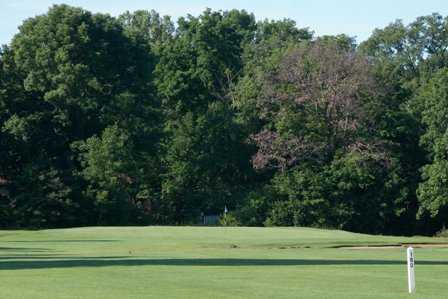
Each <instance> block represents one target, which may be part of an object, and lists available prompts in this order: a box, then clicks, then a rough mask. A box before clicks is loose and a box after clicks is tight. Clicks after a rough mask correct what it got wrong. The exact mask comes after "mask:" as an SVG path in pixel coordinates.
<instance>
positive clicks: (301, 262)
mask: <svg viewBox="0 0 448 299" xmlns="http://www.w3.org/2000/svg"><path fill="white" fill-rule="evenodd" d="M58 258H59V260H26V261H25V260H23V261H22V260H18V261H11V260H7V261H4V260H2V258H1V257H0V271H1V270H24V269H57V268H77V267H113V266H117V267H125V266H131V267H135V266H223V267H234V266H237V267H238V266H242V267H244V266H365V265H370V266H383V265H405V264H406V262H405V261H401V260H372V259H370V260H359V259H358V260H336V259H334V260H326V259H219V258H216V259H122V258H121V257H89V258H82V257H80V258H79V259H73V257H69V258H70V259H64V257H58ZM43 259H45V258H43ZM416 265H417V266H418V265H448V261H437V260H433V261H418V262H416Z"/></svg>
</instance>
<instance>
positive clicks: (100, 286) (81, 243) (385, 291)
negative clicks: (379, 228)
mask: <svg viewBox="0 0 448 299" xmlns="http://www.w3.org/2000/svg"><path fill="white" fill-rule="evenodd" d="M398 243H448V239H442V238H424V237H417V238H402V237H384V236H369V235H361V234H353V233H348V232H343V231H332V230H318V229H307V228H219V227H119V228H112V227H108V228H106V227H93V228H76V229H59V230H42V231H0V298H1V299H3V298H5V299H14V298H26V299H28V298H30V299H41V298H42V299H59V298H70V299H71V298H108V299H109V298H112V299H114V298H120V299H127V298H138V299H140V298H319V299H321V298H375V299H377V298H408V297H410V295H408V294H407V277H406V273H407V272H406V260H405V258H406V250H405V248H389V249H374V248H372V249H363V250H355V249H349V248H338V247H341V246H364V245H393V244H398ZM415 256H416V279H417V294H416V295H413V296H412V298H447V297H448V295H447V294H448V248H417V249H416V250H415Z"/></svg>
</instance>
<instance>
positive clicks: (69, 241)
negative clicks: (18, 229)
mask: <svg viewBox="0 0 448 299" xmlns="http://www.w3.org/2000/svg"><path fill="white" fill-rule="evenodd" d="M118 241H119V240H38V241H25V240H24V241H2V242H3V243H84V242H88V243H103V242H104V243H108V242H118Z"/></svg>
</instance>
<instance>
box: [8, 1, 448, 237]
mask: <svg viewBox="0 0 448 299" xmlns="http://www.w3.org/2000/svg"><path fill="white" fill-rule="evenodd" d="M0 157H1V159H0V226H1V227H8V228H47V227H69V226H86V225H147V224H173V225H182V224H197V223H199V221H200V220H199V219H200V217H201V215H212V214H222V213H223V210H224V207H227V208H228V211H229V213H227V214H226V217H225V218H223V219H222V224H223V225H244V226H263V225H265V226H310V227H324V228H337V229H344V230H350V231H355V232H366V233H381V234H433V233H435V232H437V231H439V230H441V229H442V228H444V226H445V225H446V224H448V18H445V17H443V16H441V15H439V14H433V15H429V16H424V17H420V18H418V19H416V20H415V21H414V22H412V23H411V24H403V23H402V22H401V21H395V22H393V23H391V24H390V25H389V26H387V27H385V28H383V29H376V30H375V31H374V32H373V34H372V35H371V37H370V38H369V39H368V40H366V41H364V42H362V43H361V44H357V43H356V41H355V39H354V38H352V37H349V36H346V35H338V36H319V37H318V36H315V35H314V34H313V32H312V30H310V29H308V28H297V26H296V24H295V22H294V21H292V20H289V19H284V20H277V21H272V20H263V21H257V20H256V18H255V16H254V15H253V14H250V13H247V12H246V11H244V10H231V11H212V10H205V11H204V12H203V13H202V14H201V15H199V16H197V17H195V16H191V15H188V16H187V17H183V18H179V19H178V20H177V21H176V22H174V21H173V20H172V19H171V18H170V17H168V16H161V15H159V14H158V13H157V12H155V11H144V10H141V11H136V12H133V13H131V12H126V13H124V14H122V15H120V16H118V17H111V16H109V15H106V14H93V13H90V12H88V11H86V10H83V9H81V8H75V7H70V6H67V5H56V6H53V7H52V8H51V9H50V10H49V11H48V12H47V13H46V14H45V15H40V16H36V17H34V18H30V19H28V20H26V21H24V22H23V24H22V25H21V26H20V28H19V32H18V33H17V34H16V35H15V36H14V38H13V39H12V41H11V42H10V44H9V45H4V46H3V47H2V48H1V50H0Z"/></svg>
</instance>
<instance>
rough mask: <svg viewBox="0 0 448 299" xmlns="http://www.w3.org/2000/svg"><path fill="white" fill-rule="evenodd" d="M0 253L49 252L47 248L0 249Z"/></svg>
mask: <svg viewBox="0 0 448 299" xmlns="http://www.w3.org/2000/svg"><path fill="white" fill-rule="evenodd" d="M0 251H8V252H10V251H12V252H17V251H20V252H45V251H51V249H48V248H36V247H0Z"/></svg>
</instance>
